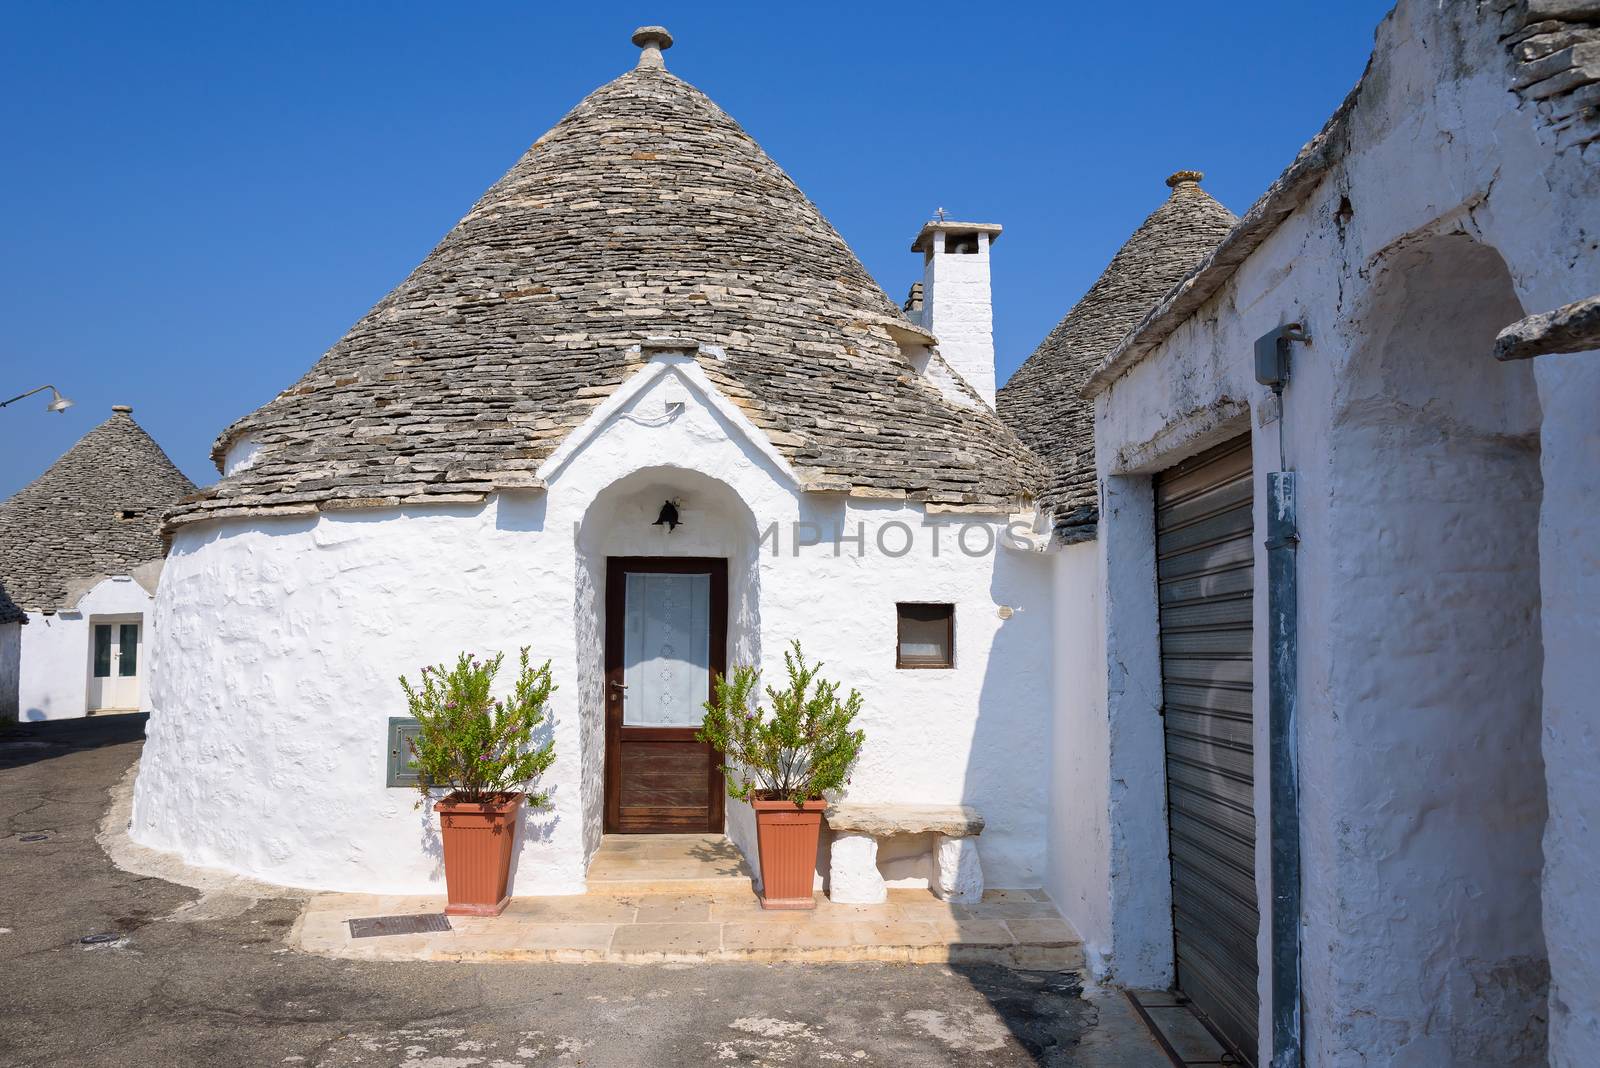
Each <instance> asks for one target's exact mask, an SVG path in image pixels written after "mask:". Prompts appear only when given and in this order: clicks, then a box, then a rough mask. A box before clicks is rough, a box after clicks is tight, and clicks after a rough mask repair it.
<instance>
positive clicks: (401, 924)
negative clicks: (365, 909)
mask: <svg viewBox="0 0 1600 1068" xmlns="http://www.w3.org/2000/svg"><path fill="white" fill-rule="evenodd" d="M348 922H349V924H350V937H351V938H374V937H376V936H378V935H403V934H424V933H427V932H429V931H448V930H450V929H451V928H450V919H449V917H447V916H445V914H444V913H442V912H425V913H421V914H418V915H413V916H363V917H361V918H360V919H355V920H350V921H348Z"/></svg>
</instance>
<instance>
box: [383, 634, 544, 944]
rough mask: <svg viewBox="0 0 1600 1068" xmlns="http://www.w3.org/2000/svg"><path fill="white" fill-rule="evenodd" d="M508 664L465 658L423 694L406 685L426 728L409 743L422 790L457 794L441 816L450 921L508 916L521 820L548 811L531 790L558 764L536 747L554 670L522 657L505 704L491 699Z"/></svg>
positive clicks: (430, 675) (434, 672)
mask: <svg viewBox="0 0 1600 1068" xmlns="http://www.w3.org/2000/svg"><path fill="white" fill-rule="evenodd" d="M504 659H505V654H504V653H499V654H497V655H496V656H495V657H494V658H493V659H491V660H487V661H478V660H475V659H473V657H472V654H471V653H462V654H461V655H460V656H459V657H457V658H456V664H455V667H453V668H448V667H446V666H444V665H442V664H441V665H440V666H438V667H425V668H423V669H422V686H421V688H420V689H414V688H413V687H412V686H411V684H410V683H409V682H407V681H406V679H405V676H403V675H402V676H401V678H400V686H401V688H402V689H404V690H405V693H406V701H407V703H408V704H409V705H410V706H411V715H412V716H413V717H415V718H416V720H417V722H418V723H419V724H420V728H421V729H420V730H419V731H418V733H417V736H416V738H415V739H414V740H413V741H412V742H411V755H412V757H413V760H412V761H411V764H412V766H413V767H415V768H416V769H417V774H418V782H417V788H418V789H419V790H421V791H422V796H423V799H424V800H426V799H427V798H428V796H429V795H430V792H431V791H432V790H434V789H436V788H444V789H448V790H449V791H450V792H449V793H448V794H447V795H446V796H445V797H443V798H441V799H440V800H439V801H438V802H437V803H435V805H434V810H435V811H436V812H438V813H439V830H440V834H441V837H442V838H443V840H444V879H445V887H446V890H447V893H448V898H449V902H448V904H446V905H445V909H444V910H445V912H446V913H449V914H452V915H468V916H498V915H499V914H500V913H501V912H502V911H504V909H505V907H506V903H507V902H508V901H509V900H510V896H509V893H508V888H507V885H506V884H507V881H508V879H509V877H510V874H511V855H512V850H513V847H514V846H515V843H516V837H517V813H518V812H519V811H520V810H521V808H522V806H523V805H524V804H527V805H530V806H541V805H543V804H544V803H545V801H546V797H545V795H544V794H535V793H530V792H528V791H529V789H530V786H531V784H532V783H533V781H534V780H535V779H537V778H538V777H539V776H540V775H542V774H543V773H544V772H545V771H546V770H548V769H549V767H550V765H551V763H553V762H554V761H555V750H554V748H553V743H552V742H550V741H545V742H544V744H542V745H535V744H534V740H533V733H534V730H535V728H537V727H538V726H539V724H540V723H542V722H544V707H545V702H546V701H547V700H548V699H549V697H550V694H551V693H552V692H554V690H555V688H556V687H555V683H554V682H552V681H551V678H550V662H549V661H548V660H547V661H545V663H544V664H543V665H542V666H541V667H538V668H531V667H529V666H528V650H527V649H526V648H524V649H523V650H522V656H521V663H520V669H519V671H518V672H517V681H516V685H515V686H514V687H513V689H512V693H511V696H510V697H505V698H497V697H495V696H494V695H493V693H492V692H491V690H492V689H493V686H494V677H495V675H496V674H498V673H499V671H500V664H501V661H503V660H504ZM417 803H418V804H419V805H420V804H421V803H422V802H421V801H419V802H417Z"/></svg>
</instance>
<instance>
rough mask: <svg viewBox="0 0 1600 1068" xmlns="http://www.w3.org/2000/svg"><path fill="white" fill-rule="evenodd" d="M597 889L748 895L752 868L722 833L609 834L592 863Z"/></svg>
mask: <svg viewBox="0 0 1600 1068" xmlns="http://www.w3.org/2000/svg"><path fill="white" fill-rule="evenodd" d="M587 884H588V889H589V892H590V893H597V894H613V895H615V894H715V895H719V896H720V895H731V894H748V893H751V892H752V883H751V873H750V868H749V866H748V865H746V864H745V862H744V856H743V855H742V854H741V853H740V852H739V848H738V847H737V846H735V845H734V844H733V843H732V842H731V841H729V840H728V837H727V835H723V834H608V835H606V836H605V837H604V838H602V839H601V840H600V848H599V849H598V850H596V852H595V855H594V859H593V860H591V861H590V863H589V873H588V876H587Z"/></svg>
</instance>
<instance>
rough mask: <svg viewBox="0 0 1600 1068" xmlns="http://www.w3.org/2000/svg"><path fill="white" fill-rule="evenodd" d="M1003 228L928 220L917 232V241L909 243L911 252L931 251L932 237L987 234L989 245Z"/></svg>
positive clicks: (998, 238)
mask: <svg viewBox="0 0 1600 1068" xmlns="http://www.w3.org/2000/svg"><path fill="white" fill-rule="evenodd" d="M1002 229H1003V227H1002V226H1001V225H1000V224H999V223H978V222H957V221H956V220H954V219H929V220H928V221H927V222H925V223H923V224H922V229H921V230H919V231H917V239H916V240H915V241H913V242H911V251H912V252H931V251H933V235H934V234H938V233H942V234H946V235H949V234H953V235H955V236H956V237H967V236H969V235H976V234H988V235H989V244H991V245H992V244H994V243H995V242H996V241H998V240H1000V231H1001V230H1002Z"/></svg>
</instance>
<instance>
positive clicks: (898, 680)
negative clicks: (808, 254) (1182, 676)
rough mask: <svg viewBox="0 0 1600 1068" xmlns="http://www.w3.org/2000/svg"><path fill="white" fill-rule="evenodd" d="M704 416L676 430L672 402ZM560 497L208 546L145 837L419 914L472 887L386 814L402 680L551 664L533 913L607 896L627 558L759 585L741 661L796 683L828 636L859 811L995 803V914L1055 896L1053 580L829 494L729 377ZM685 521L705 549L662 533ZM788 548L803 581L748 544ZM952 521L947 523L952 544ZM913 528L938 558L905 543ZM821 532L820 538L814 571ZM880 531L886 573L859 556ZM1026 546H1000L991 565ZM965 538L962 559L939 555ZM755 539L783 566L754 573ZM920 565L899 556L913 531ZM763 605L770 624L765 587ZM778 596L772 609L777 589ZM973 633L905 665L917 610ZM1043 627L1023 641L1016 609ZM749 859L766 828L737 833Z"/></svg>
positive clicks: (563, 463)
mask: <svg viewBox="0 0 1600 1068" xmlns="http://www.w3.org/2000/svg"><path fill="white" fill-rule="evenodd" d="M674 400H676V401H681V402H683V403H684V405H685V407H684V410H683V412H682V414H679V415H677V416H676V417H672V416H671V415H670V413H669V412H668V410H667V404H668V403H669V402H670V401H674ZM544 476H545V478H546V481H547V484H548V491H547V492H546V493H544V494H538V495H534V494H525V495H513V494H502V495H500V496H499V497H497V498H493V499H491V500H490V501H489V502H488V503H487V504H485V505H482V506H470V507H454V508H451V507H445V508H435V509H429V510H426V511H424V510H389V511H383V512H350V513H332V514H325V515H322V516H320V517H317V518H315V519H307V520H284V521H279V522H271V523H261V524H258V525H255V526H251V525H249V524H246V523H241V522H230V523H224V524H217V525H211V526H206V527H202V528H195V527H190V528H186V529H184V530H182V531H180V532H179V534H178V536H177V538H176V539H175V542H174V546H173V551H172V554H171V556H170V557H169V559H168V563H167V568H166V571H165V573H164V575H163V578H162V583H161V587H160V592H159V596H158V600H157V606H156V624H157V626H156V628H155V630H156V633H157V635H158V637H157V642H156V647H155V650H154V653H155V655H154V657H153V658H152V670H153V672H154V676H155V677H154V680H153V709H152V715H151V721H150V727H149V740H148V742H147V744H146V748H145V752H144V757H143V761H142V764H141V768H140V774H139V781H138V786H137V789H136V792H135V798H134V814H133V835H134V837H135V838H136V839H137V840H138V841H140V842H142V843H144V844H146V845H150V846H153V847H156V848H161V849H168V850H175V851H177V852H179V853H180V854H182V855H183V856H184V857H185V859H187V860H188V861H190V862H192V863H197V864H204V865H209V866H215V867H221V868H226V869H229V870H233V871H238V872H242V873H245V874H249V875H252V876H256V877H260V878H264V879H268V880H271V881H275V882H279V883H286V884H291V885H300V886H310V887H321V888H328V889H341V890H367V891H379V892H419V891H425V890H430V889H433V888H436V887H438V886H439V885H440V882H441V879H442V870H441V868H440V863H439V855H438V846H437V836H436V832H435V831H434V830H433V822H434V821H433V817H432V816H431V815H430V814H429V813H428V812H426V811H418V810H416V809H414V808H413V807H412V806H413V801H414V800H415V794H414V793H409V792H406V791H401V790H387V789H385V788H384V785H383V780H384V767H385V753H384V748H383V746H384V729H385V723H386V721H387V718H388V717H389V716H391V715H403V714H404V713H405V708H404V705H403V703H402V700H401V694H400V690H399V686H398V684H397V682H396V681H395V680H396V677H397V676H398V675H400V674H401V673H402V672H407V673H411V674H412V675H414V674H415V672H416V670H417V668H418V667H420V666H421V665H422V664H425V663H430V662H438V661H440V660H443V659H445V658H447V657H450V656H453V654H454V653H455V652H456V651H457V650H462V649H465V650H470V651H473V652H477V653H480V654H481V653H486V652H493V651H497V650H500V649H507V650H514V648H515V647H516V646H518V645H521V644H528V645H531V646H532V647H533V649H534V652H535V654H536V655H537V656H538V657H541V658H544V657H548V658H550V659H551V660H552V662H553V667H554V672H555V677H556V680H557V682H558V684H559V685H560V686H561V689H560V691H558V693H557V694H556V695H555V697H554V698H553V701H552V705H553V713H554V717H555V726H554V737H555V742H556V752H557V761H556V764H555V767H554V769H553V770H552V773H551V775H550V776H549V779H548V783H547V785H548V786H549V787H550V788H551V790H552V807H551V809H550V811H548V812H547V813H544V814H533V815H530V817H529V818H528V819H527V821H526V824H525V826H526V828H527V829H528V831H529V832H531V833H528V834H526V835H525V839H524V844H523V848H522V849H521V851H520V854H519V858H518V862H517V867H516V869H515V871H514V873H513V879H514V883H513V892H515V893H524V894H526V893H536V892H544V893H565V892H577V891H580V890H581V889H582V887H583V877H584V871H585V867H586V862H587V859H588V857H589V856H590V855H591V854H592V851H593V849H594V848H595V847H596V845H597V844H598V841H599V832H600V797H601V789H600V786H601V781H602V780H601V776H602V772H603V769H602V765H601V759H600V756H601V740H602V734H603V728H602V721H601V718H600V685H599V684H600V669H601V660H600V657H601V647H600V633H601V631H600V626H599V618H598V611H597V607H596V606H598V605H599V604H600V603H602V599H601V597H600V583H601V582H602V581H603V561H604V557H605V556H606V555H609V554H616V553H627V554H641V555H656V554H659V555H674V554H676V555H706V554H726V555H729V556H730V557H731V558H732V561H733V563H732V566H731V567H730V579H731V580H732V583H731V584H733V585H735V591H734V595H733V596H734V601H735V604H734V606H733V609H734V610H733V612H732V613H731V615H732V626H731V630H732V641H731V642H730V651H731V652H732V653H734V654H735V655H738V654H741V653H744V654H748V655H751V656H758V657H759V658H760V661H761V663H762V664H763V665H764V668H765V670H766V671H767V672H768V673H769V675H771V676H772V677H774V679H776V673H779V672H781V670H782V656H781V650H782V648H783V646H784V644H785V643H786V642H787V641H788V639H789V638H791V637H799V638H800V639H801V640H802V641H803V642H804V643H805V647H806V651H807V653H808V655H809V656H811V657H813V658H818V659H821V660H823V661H824V662H825V663H826V664H827V672H828V673H829V674H830V675H831V676H832V677H834V678H837V679H840V680H842V681H844V682H845V683H847V684H848V685H850V686H854V687H856V688H857V689H859V690H860V691H861V692H862V694H863V696H864V698H865V711H864V713H863V715H862V719H861V726H862V727H863V728H864V729H865V730H866V732H867V737H868V742H867V748H866V751H865V753H864V755H863V758H862V761H861V763H860V766H859V767H858V769H857V770H856V772H855V775H854V778H853V782H852V784H851V786H850V788H849V796H850V797H851V798H852V799H862V800H885V801H927V802H933V803H941V802H947V803H953V802H967V803H970V804H974V805H976V806H978V807H979V808H980V809H981V810H982V811H983V812H984V813H985V815H986V816H987V817H988V820H989V824H988V829H987V830H986V831H985V833H984V835H983V838H982V841H981V845H980V852H981V854H982V858H983V864H984V868H985V874H986V877H987V879H988V881H989V883H990V885H995V886H1040V885H1042V880H1043V878H1044V873H1045V865H1044V856H1045V832H1046V820H1047V810H1048V799H1047V790H1046V776H1047V772H1048V763H1049V745H1048V738H1049V732H1050V700H1051V682H1050V679H1051V675H1050V657H1051V649H1050V631H1051V594H1050V575H1049V568H1050V564H1049V562H1048V560H1047V559H1046V558H1045V557H1043V556H1041V555H1038V554H1024V553H1020V552H1013V551H1010V550H1002V551H999V552H996V553H992V554H985V555H982V556H978V557H969V556H966V555H964V554H963V553H962V552H961V551H960V550H959V548H958V547H957V544H956V526H957V525H958V523H957V522H956V521H950V522H945V521H932V522H930V521H929V520H927V519H925V517H924V516H923V514H922V511H921V509H920V508H916V507H909V506H906V505H905V504H903V503H900V502H863V501H856V500H846V499H844V498H843V497H842V496H839V495H827V496H818V495H811V494H802V493H801V492H799V491H798V490H797V489H796V487H795V485H794V483H793V479H792V477H791V476H790V475H789V473H788V472H787V471H786V470H785V468H784V467H783V465H782V461H781V460H780V459H778V458H777V457H776V454H775V453H774V452H773V451H772V449H771V446H770V445H769V444H767V443H766V442H765V441H764V440H762V439H761V438H760V437H759V435H754V434H753V432H752V431H751V430H750V428H749V426H748V424H747V423H745V422H744V420H743V417H742V415H739V414H738V412H737V409H735V408H733V407H732V406H731V405H729V404H728V403H727V402H726V401H725V400H722V399H721V398H720V396H718V395H717V394H716V393H715V391H714V389H712V387H710V386H709V384H708V382H707V381H706V379H705V377H704V375H703V373H701V372H699V370H698V368H697V367H695V366H693V365H692V363H687V362H685V361H684V359H683V358H675V357H667V358H661V359H658V360H657V361H655V362H653V363H652V364H651V365H650V366H649V367H647V369H646V370H645V371H641V372H640V373H639V376H638V377H636V378H635V379H633V380H630V382H629V383H626V384H625V385H624V387H623V388H622V390H620V391H619V393H618V394H617V395H616V397H615V399H614V401H613V402H608V403H607V404H606V405H602V407H601V408H600V409H598V410H597V412H596V415H595V416H594V417H593V418H592V419H591V422H590V423H589V424H586V426H585V427H584V428H581V429H580V431H579V432H578V433H577V434H576V435H575V436H574V437H573V439H571V441H569V443H568V444H567V445H566V446H564V447H563V449H562V450H558V452H557V454H556V455H554V456H553V457H552V458H551V460H550V462H549V463H547V464H546V466H545V468H544ZM663 495H671V496H673V497H674V498H677V499H680V500H681V501H682V502H683V510H682V518H683V526H681V527H680V528H679V529H678V530H677V531H674V532H672V533H667V532H666V531H665V529H664V528H657V527H653V526H650V521H651V520H653V519H654V518H655V512H656V511H657V510H658V509H659V507H660V504H661V500H662V499H663ZM750 518H754V519H755V521H756V523H757V524H758V525H759V527H760V528H761V530H762V531H764V530H765V529H766V528H767V526H768V525H769V524H771V523H774V522H776V523H778V524H779V531H780V534H779V537H780V541H779V543H778V548H779V550H780V551H779V553H778V554H777V555H774V554H773V553H772V546H771V544H770V543H769V544H767V545H760V544H759V537H760V535H759V532H757V531H751V530H749V529H748V528H745V529H741V528H742V527H744V524H746V523H748V521H749V519H750ZM936 520H937V517H936ZM891 522H897V523H903V524H905V527H906V528H907V533H909V534H910V535H911V545H912V548H911V550H910V551H908V552H906V553H905V555H902V556H899V557H891V556H888V555H885V554H883V553H880V552H879V551H878V549H877V547H876V545H875V541H876V533H877V531H878V530H879V529H880V528H883V527H884V524H887V523H891ZM794 523H809V524H812V527H810V528H805V527H802V528H801V530H802V532H803V537H802V540H804V541H811V540H813V538H812V537H811V535H812V534H813V533H815V535H816V537H815V539H814V540H816V541H818V542H820V543H819V544H812V545H802V546H801V547H800V548H799V549H798V551H797V550H796V548H795V544H794V541H795V539H794V537H793V536H792V532H793V529H794V528H793V527H792V524H794ZM858 525H861V526H864V528H865V531H866V537H867V550H866V553H865V555H862V556H858V555H857V554H856V549H855V547H854V546H853V545H852V544H851V543H850V542H848V541H847V542H844V543H843V544H842V545H841V547H840V549H839V551H838V552H837V553H836V552H835V548H834V545H833V543H832V540H831V532H832V531H833V530H834V529H835V528H838V527H841V526H842V528H843V529H844V531H845V532H846V534H847V535H849V534H852V533H854V532H855V531H856V529H857V527H858ZM999 525H1000V523H999V521H998V520H996V521H994V522H989V523H985V524H981V525H979V526H977V527H975V528H974V529H975V531H976V532H975V533H971V534H969V538H968V543H969V545H970V546H972V547H974V548H977V547H981V546H982V545H983V544H984V542H985V541H986V540H987V539H988V537H989V536H991V535H992V534H993V532H994V529H995V528H996V527H998V526H999ZM936 531H937V534H938V546H939V548H938V551H937V554H936V553H935V550H934V544H935V542H934V537H935V533H936ZM752 537H754V540H755V542H756V543H757V546H758V547H759V552H752V551H751V546H752ZM886 538H887V544H888V546H889V548H890V549H891V550H892V551H894V552H898V551H899V550H900V546H901V544H902V542H903V541H904V538H903V537H902V536H901V535H900V532H899V530H898V528H890V529H888V530H887V533H886ZM741 585H742V586H743V588H744V589H745V590H746V595H745V597H744V598H743V599H741V598H740V595H739V592H738V588H739V586H741ZM752 590H754V591H755V596H753V597H752V596H750V591H752ZM898 599H906V600H930V601H940V600H943V601H950V602H952V603H954V604H955V605H956V628H957V666H956V668H954V669H953V670H950V671H900V670H897V669H896V668H895V667H894V646H895V608H894V605H895V601H896V600H898ZM1000 606H1009V607H1012V608H1014V609H1016V610H1017V611H1015V613H1014V614H1013V615H1012V616H1011V618H1010V619H1007V620H1002V619H1001V618H1000V616H999V611H998V610H999V607H1000ZM728 829H729V833H730V836H732V837H733V838H734V839H735V841H738V842H739V843H740V844H741V845H742V846H744V847H745V848H746V849H747V851H749V850H750V846H751V845H752V844H753V834H752V833H751V832H752V830H753V828H752V827H751V826H750V824H749V820H748V815H747V813H744V812H743V811H741V809H740V806H730V812H729V819H728Z"/></svg>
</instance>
